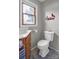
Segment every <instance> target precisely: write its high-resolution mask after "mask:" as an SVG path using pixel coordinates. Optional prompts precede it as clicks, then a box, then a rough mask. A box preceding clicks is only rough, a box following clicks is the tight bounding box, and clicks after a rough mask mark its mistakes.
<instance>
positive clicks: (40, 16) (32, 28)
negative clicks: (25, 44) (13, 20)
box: [20, 0, 43, 48]
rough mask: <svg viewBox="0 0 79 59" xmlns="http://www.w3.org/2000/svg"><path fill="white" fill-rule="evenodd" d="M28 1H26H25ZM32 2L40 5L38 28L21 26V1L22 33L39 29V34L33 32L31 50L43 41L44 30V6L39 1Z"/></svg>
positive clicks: (32, 0)
mask: <svg viewBox="0 0 79 59" xmlns="http://www.w3.org/2000/svg"><path fill="white" fill-rule="evenodd" d="M23 1H26V0H23ZM30 1H31V2H33V3H35V4H37V5H38V19H37V20H38V25H37V26H32V27H28V26H21V22H22V0H20V31H21V30H23V31H26V30H27V29H30V30H34V29H37V30H38V32H37V33H35V32H34V31H33V32H32V39H31V48H33V47H35V46H36V44H37V42H38V41H39V40H40V39H41V37H42V30H43V24H42V23H43V20H42V6H41V3H40V2H39V1H37V0H30Z"/></svg>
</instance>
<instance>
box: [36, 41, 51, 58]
mask: <svg viewBox="0 0 79 59" xmlns="http://www.w3.org/2000/svg"><path fill="white" fill-rule="evenodd" d="M37 45H38V48H39V49H40V52H39V55H41V56H42V57H45V56H46V55H47V54H48V52H49V49H48V47H49V41H47V40H40V41H39V42H38V44H37Z"/></svg>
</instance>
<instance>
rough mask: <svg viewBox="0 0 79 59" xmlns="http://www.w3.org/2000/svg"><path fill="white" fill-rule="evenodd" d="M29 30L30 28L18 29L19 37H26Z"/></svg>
mask: <svg viewBox="0 0 79 59" xmlns="http://www.w3.org/2000/svg"><path fill="white" fill-rule="evenodd" d="M30 32H31V30H27V31H20V32H19V39H22V38H24V37H27V36H28V35H29V33H30Z"/></svg>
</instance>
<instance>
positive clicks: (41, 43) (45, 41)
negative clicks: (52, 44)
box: [38, 40, 49, 46]
mask: <svg viewBox="0 0 79 59" xmlns="http://www.w3.org/2000/svg"><path fill="white" fill-rule="evenodd" d="M48 43H49V41H47V40H40V41H39V42H38V46H44V45H47V44H48Z"/></svg>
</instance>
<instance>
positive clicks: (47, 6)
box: [43, 0, 59, 50]
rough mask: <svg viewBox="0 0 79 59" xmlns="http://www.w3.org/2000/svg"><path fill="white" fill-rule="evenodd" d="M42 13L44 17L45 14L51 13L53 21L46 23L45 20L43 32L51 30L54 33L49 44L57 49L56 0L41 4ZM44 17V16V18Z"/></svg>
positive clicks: (57, 14) (57, 13) (57, 16)
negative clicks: (53, 17) (53, 16)
mask: <svg viewBox="0 0 79 59" xmlns="http://www.w3.org/2000/svg"><path fill="white" fill-rule="evenodd" d="M43 12H44V15H46V13H47V12H53V13H54V15H55V17H56V18H55V20H51V21H48V20H46V19H45V18H43V19H44V21H45V30H52V31H54V32H55V35H54V41H53V42H51V43H50V46H51V47H53V48H55V49H57V50H58V49H59V38H58V36H59V1H58V0H47V1H46V2H44V3H43ZM44 17H45V16H44Z"/></svg>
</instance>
